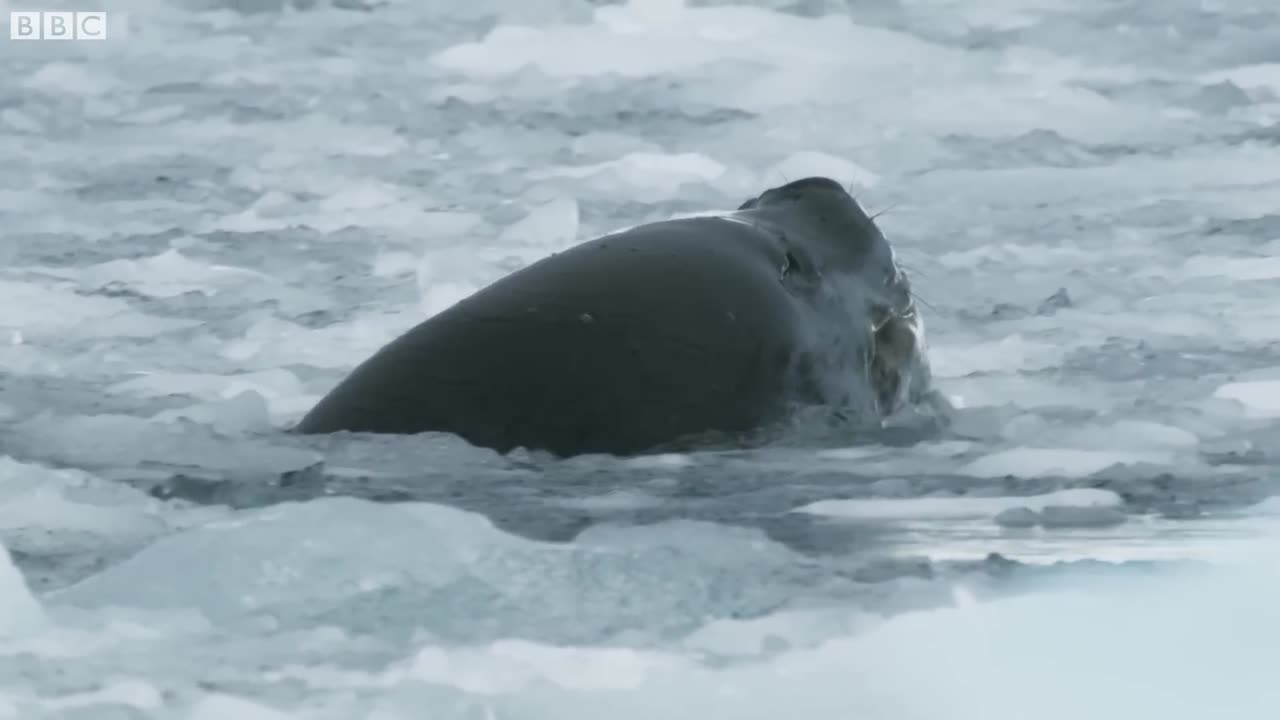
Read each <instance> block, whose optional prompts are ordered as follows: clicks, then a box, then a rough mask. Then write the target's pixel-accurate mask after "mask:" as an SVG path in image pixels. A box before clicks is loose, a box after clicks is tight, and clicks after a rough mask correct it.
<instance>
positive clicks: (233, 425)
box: [151, 390, 271, 435]
mask: <svg viewBox="0 0 1280 720" xmlns="http://www.w3.org/2000/svg"><path fill="white" fill-rule="evenodd" d="M151 419H152V420H155V421H157V422H174V421H176V420H190V421H192V422H197V423H201V424H203V425H208V426H209V427H211V428H213V429H214V430H216V431H217V432H219V433H223V434H226V435H235V434H239V433H254V432H264V431H266V430H270V429H271V415H270V413H269V412H268V411H267V401H266V399H265V398H263V397H262V395H261V394H260V393H257V392H254V391H252V390H245V391H244V392H241V393H237V394H236V395H233V396H231V397H229V398H226V399H221V400H214V401H212V402H208V403H203V404H200V405H192V406H190V407H185V408H180V409H176V410H165V411H163V412H159V413H156V415H155V416H153V417H152V418H151Z"/></svg>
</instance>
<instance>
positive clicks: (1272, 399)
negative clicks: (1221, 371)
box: [1213, 380, 1280, 418]
mask: <svg viewBox="0 0 1280 720" xmlns="http://www.w3.org/2000/svg"><path fill="white" fill-rule="evenodd" d="M1213 396H1214V397H1215V398H1222V399H1225V400H1234V401H1236V402H1238V403H1240V404H1241V405H1243V406H1244V408H1245V411H1246V412H1247V413H1248V414H1249V416H1250V417H1255V418H1280V380H1254V381H1250V382H1234V383H1227V384H1226V385H1223V386H1221V387H1219V388H1218V389H1217V390H1214V391H1213Z"/></svg>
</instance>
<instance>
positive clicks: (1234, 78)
mask: <svg viewBox="0 0 1280 720" xmlns="http://www.w3.org/2000/svg"><path fill="white" fill-rule="evenodd" d="M1198 79H1199V80H1200V82H1202V83H1205V84H1207V85H1214V84H1217V83H1220V82H1224V81H1225V82H1230V83H1233V84H1235V85H1236V86H1237V87H1241V88H1246V89H1253V88H1258V89H1265V90H1270V91H1272V92H1274V93H1276V94H1278V95H1280V63H1260V64H1258V65H1242V66H1240V67H1235V68H1230V69H1227V70H1217V71H1214V72H1211V73H1206V74H1204V75H1201V76H1200V77H1199V78H1198Z"/></svg>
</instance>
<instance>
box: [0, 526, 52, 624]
mask: <svg viewBox="0 0 1280 720" xmlns="http://www.w3.org/2000/svg"><path fill="white" fill-rule="evenodd" d="M44 623H45V617H44V610H43V609H42V608H41V607H40V602H39V601H38V600H36V598H35V596H34V595H32V594H31V590H30V589H29V588H28V587H27V581H26V579H25V578H23V577H22V573H21V572H20V571H19V570H18V568H17V567H16V566H15V565H14V564H13V559H12V558H10V557H9V550H8V549H7V548H5V547H4V546H3V545H0V639H2V638H12V637H15V636H20V635H25V634H27V633H30V632H32V631H35V630H38V629H39V628H40V627H42V626H43V625H44Z"/></svg>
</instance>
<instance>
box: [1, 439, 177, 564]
mask: <svg viewBox="0 0 1280 720" xmlns="http://www.w3.org/2000/svg"><path fill="white" fill-rule="evenodd" d="M163 528H164V522H163V520H161V519H160V518H159V516H158V515H157V507H156V502H155V501H154V500H152V499H151V498H149V497H146V496H145V495H143V494H142V493H140V492H138V491H136V490H133V489H132V488H129V487H126V486H124V485H119V484H116V483H109V482H105V481H102V480H99V479H98V478H96V477H94V476H92V475H89V474H88V473H85V472H82V471H79V470H55V469H51V468H46V467H41V466H39V465H30V464H27V463H22V462H18V461H17V460H14V459H12V458H9V457H0V533H3V534H4V536H5V537H7V538H18V539H19V540H21V542H19V543H18V544H17V545H15V543H14V542H10V543H9V546H10V547H17V546H18V545H21V546H22V549H27V550H30V549H31V547H30V543H33V542H34V543H45V542H47V541H49V539H50V536H51V535H53V534H55V533H59V532H64V533H65V532H69V533H82V534H83V533H89V534H95V535H101V536H110V537H113V538H116V539H120V538H122V537H140V536H145V535H149V534H151V533H154V532H157V531H159V530H162V529H163Z"/></svg>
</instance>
